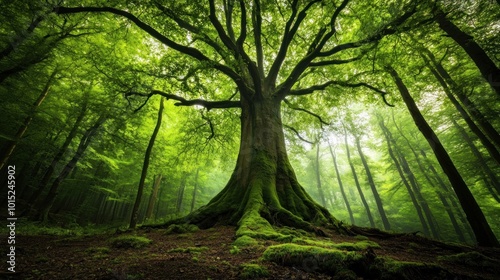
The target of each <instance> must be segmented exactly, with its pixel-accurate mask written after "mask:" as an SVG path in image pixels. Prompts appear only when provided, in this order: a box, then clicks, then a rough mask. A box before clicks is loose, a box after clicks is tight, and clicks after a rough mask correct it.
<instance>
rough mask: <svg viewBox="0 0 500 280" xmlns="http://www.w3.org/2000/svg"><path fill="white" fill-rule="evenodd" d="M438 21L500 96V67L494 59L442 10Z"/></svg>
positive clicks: (437, 18)
mask: <svg viewBox="0 0 500 280" xmlns="http://www.w3.org/2000/svg"><path fill="white" fill-rule="evenodd" d="M436 21H437V23H438V24H439V27H440V28H441V29H442V30H443V31H444V32H446V34H448V36H450V37H451V38H452V39H453V40H454V41H455V42H457V44H459V45H460V46H461V47H462V48H463V49H464V51H465V52H466V53H467V54H468V55H469V56H470V58H471V59H472V60H473V61H474V63H475V64H476V66H477V68H478V69H479V71H480V72H481V75H482V76H483V78H484V79H485V80H486V81H487V82H488V83H489V84H490V86H491V87H492V88H493V89H494V90H495V92H496V93H497V95H499V96H500V69H499V68H498V67H497V66H496V65H495V63H494V62H493V60H491V58H489V57H488V55H487V54H486V52H485V51H484V50H483V49H482V48H481V46H479V44H478V43H476V41H474V38H473V37H472V36H470V35H469V34H467V33H465V32H463V31H462V30H460V28H458V27H457V26H456V25H455V24H454V23H453V22H451V21H450V20H449V19H447V18H446V15H445V14H444V13H443V12H442V11H439V12H438V13H437V15H436Z"/></svg>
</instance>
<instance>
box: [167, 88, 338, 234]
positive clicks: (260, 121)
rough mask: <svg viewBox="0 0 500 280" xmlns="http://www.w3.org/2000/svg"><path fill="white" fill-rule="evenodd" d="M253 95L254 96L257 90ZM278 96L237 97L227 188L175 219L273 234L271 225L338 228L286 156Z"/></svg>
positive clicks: (313, 229)
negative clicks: (237, 133)
mask: <svg viewBox="0 0 500 280" xmlns="http://www.w3.org/2000/svg"><path fill="white" fill-rule="evenodd" d="M256 95H257V94H256ZM280 104H281V99H280V98H278V97H276V96H273V95H270V94H261V95H257V96H256V97H252V98H243V100H241V117H240V120H241V138H240V139H241V140H240V141H241V142H240V149H239V154H238V158H237V162H236V167H235V169H234V171H233V173H232V175H231V177H230V179H229V182H228V183H227V185H226V187H225V188H224V189H223V190H222V191H221V192H220V193H219V194H218V195H216V196H215V197H214V198H213V199H212V200H211V201H210V202H209V203H208V205H206V206H204V207H201V208H200V209H198V210H197V211H195V212H193V213H191V214H189V215H188V216H187V217H185V218H182V219H179V220H177V221H172V223H175V222H188V223H193V224H196V225H198V226H199V227H201V228H207V227H211V226H213V225H215V224H216V223H218V222H221V223H225V224H237V225H238V226H239V227H238V231H237V235H238V236H239V235H252V234H258V235H260V236H262V235H266V236H269V237H273V236H276V232H275V231H274V229H273V228H272V225H276V226H279V225H286V226H291V227H295V228H301V229H304V230H308V231H316V232H318V233H320V234H321V231H318V230H317V228H316V227H314V226H313V224H316V225H325V226H326V225H329V226H334V227H335V228H337V229H339V228H340V225H339V223H338V222H337V221H336V220H335V219H334V218H333V217H332V216H331V215H330V213H329V212H328V211H327V210H326V209H325V208H324V207H322V206H320V205H319V204H317V203H316V202H314V201H313V199H312V198H311V197H310V196H309V195H308V194H307V193H306V192H305V190H304V189H303V188H302V186H301V185H300V184H299V183H298V181H297V178H296V177H295V173H294V171H293V169H292V167H291V165H290V162H289V160H288V156H287V152H286V147H285V140H284V135H283V124H282V122H281V114H280Z"/></svg>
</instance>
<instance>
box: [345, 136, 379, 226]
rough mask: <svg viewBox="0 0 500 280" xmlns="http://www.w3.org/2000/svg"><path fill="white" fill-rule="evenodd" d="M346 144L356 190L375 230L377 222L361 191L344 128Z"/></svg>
mask: <svg viewBox="0 0 500 280" xmlns="http://www.w3.org/2000/svg"><path fill="white" fill-rule="evenodd" d="M344 144H345V149H346V154H347V161H348V162H349V166H350V167H351V172H352V176H353V177H354V183H355V184H356V189H357V190H358V193H359V197H360V198H361V202H362V203H363V206H364V207H365V211H366V216H368V221H369V222H370V227H372V228H374V227H375V221H374V220H373V215H372V212H371V211H370V206H369V205H368V202H367V201H366V198H365V195H364V193H363V189H361V184H360V183H359V179H358V174H357V173H356V168H355V167H354V163H353V162H352V159H351V151H350V149H349V143H347V132H346V130H345V128H344Z"/></svg>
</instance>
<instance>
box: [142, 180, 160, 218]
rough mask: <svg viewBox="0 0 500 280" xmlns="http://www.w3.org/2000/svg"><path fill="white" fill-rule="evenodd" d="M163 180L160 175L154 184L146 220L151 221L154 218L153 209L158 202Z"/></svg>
mask: <svg viewBox="0 0 500 280" xmlns="http://www.w3.org/2000/svg"><path fill="white" fill-rule="evenodd" d="M161 179H162V175H161V174H158V175H157V176H156V177H155V180H154V183H153V191H152V193H151V196H150V197H149V203H148V209H147V210H146V216H145V220H150V219H151V218H152V217H153V209H154V207H155V204H156V200H158V190H159V189H160V184H161Z"/></svg>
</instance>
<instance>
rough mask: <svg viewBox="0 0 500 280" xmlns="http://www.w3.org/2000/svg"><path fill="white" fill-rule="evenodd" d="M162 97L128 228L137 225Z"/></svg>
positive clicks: (158, 125)
mask: <svg viewBox="0 0 500 280" xmlns="http://www.w3.org/2000/svg"><path fill="white" fill-rule="evenodd" d="M163 108H164V106H163V97H161V98H160V109H159V110H158V118H157V119H156V126H155V128H154V130H153V134H152V135H151V138H149V143H148V147H147V148H146V152H145V153H144V162H143V164H142V172H141V178H140V180H139V186H138V187H137V195H136V197H135V202H134V207H133V208H132V215H131V217H130V225H129V228H131V229H135V227H136V226H137V223H138V219H139V218H138V216H139V207H140V205H141V199H142V193H143V191H144V183H145V182H146V177H147V176H148V168H149V161H150V159H151V152H152V151H153V146H154V144H155V141H156V136H157V135H158V132H159V131H160V126H161V121H162V118H163Z"/></svg>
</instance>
